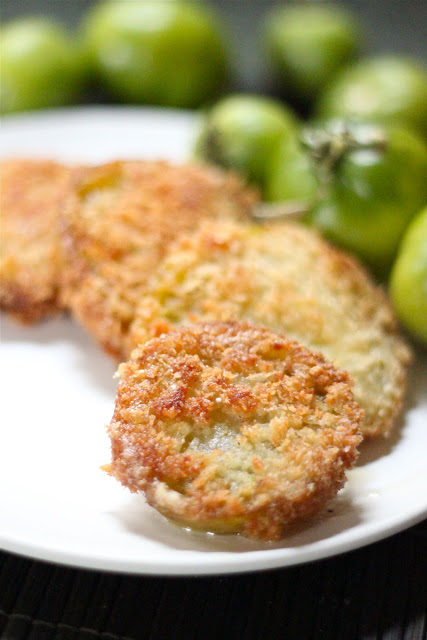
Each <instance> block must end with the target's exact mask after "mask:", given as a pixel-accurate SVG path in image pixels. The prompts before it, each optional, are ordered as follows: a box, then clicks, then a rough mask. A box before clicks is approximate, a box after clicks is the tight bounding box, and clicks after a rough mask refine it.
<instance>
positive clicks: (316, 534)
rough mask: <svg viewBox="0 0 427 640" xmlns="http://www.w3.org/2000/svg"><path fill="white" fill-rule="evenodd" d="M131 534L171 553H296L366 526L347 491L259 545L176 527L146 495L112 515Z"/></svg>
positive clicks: (237, 537)
mask: <svg viewBox="0 0 427 640" xmlns="http://www.w3.org/2000/svg"><path fill="white" fill-rule="evenodd" d="M110 515H111V516H112V517H114V518H116V519H118V521H119V522H120V524H121V525H122V526H123V527H124V528H125V529H126V531H127V532H128V533H132V534H134V535H136V536H140V537H142V538H146V539H149V540H152V541H153V542H156V543H159V544H161V545H163V546H165V547H167V548H169V549H178V550H183V551H202V552H216V553H218V552H223V553H247V552H250V551H267V550H271V549H293V548H295V547H302V546H305V545H310V544H314V543H316V542H320V541H321V540H324V539H327V538H331V537H333V536H335V535H337V534H339V533H343V532H344V531H348V530H349V529H352V528H353V527H355V526H357V525H358V524H359V523H360V522H362V519H363V517H362V516H363V514H362V508H361V507H360V506H358V505H356V504H354V502H353V501H352V500H351V498H350V497H349V496H348V495H346V492H345V490H343V491H341V492H340V494H339V495H338V496H337V497H336V498H335V499H334V500H331V501H330V502H329V503H328V505H327V508H325V509H324V510H323V511H322V512H321V513H319V514H317V516H315V517H314V518H312V519H311V520H310V521H308V522H306V523H299V524H298V525H293V526H292V527H290V528H289V529H288V531H287V535H286V537H285V538H284V539H283V540H281V541H280V542H274V543H273V542H271V543H269V542H265V543H263V542H256V541H253V540H248V539H247V538H244V537H243V536H241V535H233V534H229V535H217V534H213V533H203V532H199V531H192V530H191V529H187V528H184V527H180V526H178V525H175V524H173V523H172V522H170V521H169V520H167V518H164V517H163V516H162V515H160V514H159V513H158V512H157V511H156V510H155V509H153V508H151V507H149V506H148V505H147V504H146V503H145V500H144V497H143V496H142V495H134V496H131V497H130V498H129V500H128V502H127V503H126V504H124V505H123V506H122V507H120V508H119V509H117V510H116V511H114V512H112V513H111V514H110Z"/></svg>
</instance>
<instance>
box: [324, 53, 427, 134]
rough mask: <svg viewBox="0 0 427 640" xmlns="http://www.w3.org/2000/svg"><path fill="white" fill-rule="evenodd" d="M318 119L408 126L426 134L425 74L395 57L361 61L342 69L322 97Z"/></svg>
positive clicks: (412, 64)
mask: <svg viewBox="0 0 427 640" xmlns="http://www.w3.org/2000/svg"><path fill="white" fill-rule="evenodd" d="M317 112H318V115H319V116H320V117H321V118H336V117H339V118H353V117H354V118H357V119H359V120H370V121H379V122H383V123H385V124H387V123H398V124H402V125H408V126H410V127H412V128H413V129H415V130H418V131H420V132H422V133H424V134H425V135H427V75H426V72H425V69H424V68H423V67H422V65H421V64H420V63H418V62H415V61H412V60H409V59H405V58H401V57H398V56H382V57H377V58H371V59H367V60H363V61H361V62H360V63H358V64H356V65H354V66H352V67H349V68H348V69H346V70H344V71H343V72H342V73H341V74H340V75H339V76H338V77H337V78H336V79H335V81H334V82H333V83H332V84H331V85H330V86H329V87H328V88H327V89H326V91H325V93H324V94H323V95H322V96H321V98H320V102H319V104H318V109H317Z"/></svg>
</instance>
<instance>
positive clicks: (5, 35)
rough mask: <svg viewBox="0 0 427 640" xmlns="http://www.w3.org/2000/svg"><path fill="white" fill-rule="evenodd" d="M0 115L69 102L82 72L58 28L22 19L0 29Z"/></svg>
mask: <svg viewBox="0 0 427 640" xmlns="http://www.w3.org/2000/svg"><path fill="white" fill-rule="evenodd" d="M0 57H1V94H0V105H1V107H0V108H1V113H9V112H12V111H22V110H26V109H41V108H43V107H55V106H60V105H64V104H68V103H70V102H72V101H73V100H74V99H75V98H76V97H77V96H78V93H79V91H80V89H81V87H82V83H83V78H84V69H83V65H82V58H81V54H80V50H79V48H78V46H77V45H76V44H75V43H74V42H73V41H72V40H71V38H70V36H69V35H68V33H67V32H66V30H65V29H63V28H62V27H61V26H59V25H57V24H56V23H54V22H52V21H51V20H48V19H44V18H25V19H19V20H15V21H13V22H10V23H8V24H6V25H5V26H4V27H3V28H2V29H1V42H0Z"/></svg>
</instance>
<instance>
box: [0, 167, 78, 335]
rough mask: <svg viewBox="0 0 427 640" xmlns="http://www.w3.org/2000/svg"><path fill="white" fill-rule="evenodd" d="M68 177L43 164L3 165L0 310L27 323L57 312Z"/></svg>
mask: <svg viewBox="0 0 427 640" xmlns="http://www.w3.org/2000/svg"><path fill="white" fill-rule="evenodd" d="M70 176H71V171H70V169H67V168H66V167H63V166H61V165H60V164H57V163H55V162H50V161H46V160H21V159H16V160H6V161H4V162H2V164H1V191H0V193H1V224H0V246H1V258H0V306H1V308H2V309H4V310H5V311H8V312H9V313H11V314H13V315H14V316H15V317H16V318H17V319H19V320H21V321H22V322H25V323H31V322H35V321H37V320H40V319H41V318H43V317H44V316H46V315H49V314H51V313H54V312H55V311H57V310H58V285H59V278H60V271H61V268H62V258H61V254H62V251H61V242H60V238H59V230H58V216H59V208H60V205H61V203H62V201H63V200H64V198H65V197H66V195H67V192H68V191H69V188H70Z"/></svg>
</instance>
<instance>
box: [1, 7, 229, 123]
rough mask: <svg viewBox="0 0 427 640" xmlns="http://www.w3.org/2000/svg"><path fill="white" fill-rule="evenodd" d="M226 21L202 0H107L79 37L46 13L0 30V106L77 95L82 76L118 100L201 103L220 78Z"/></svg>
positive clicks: (59, 101)
mask: <svg viewBox="0 0 427 640" xmlns="http://www.w3.org/2000/svg"><path fill="white" fill-rule="evenodd" d="M223 33H224V28H223V26H222V24H220V22H219V21H218V19H217V17H216V15H214V14H213V12H212V11H211V10H210V9H209V7H208V6H206V5H205V4H203V3H195V2H192V1H191V0H173V1H171V2H153V0H132V2H117V1H115V0H104V1H102V2H100V3H99V4H97V5H96V6H95V7H94V8H93V9H92V10H91V11H89V12H88V13H87V14H86V15H85V16H84V17H83V21H82V25H81V29H80V30H79V32H78V34H77V37H76V38H74V39H72V38H71V35H70V34H69V33H67V31H66V30H65V29H64V28H62V27H61V26H60V25H58V24H56V23H54V22H53V21H52V20H50V19H45V18H28V19H18V20H15V21H13V22H11V23H9V24H7V25H6V26H5V27H4V28H3V29H2V32H1V51H0V53H1V81H2V82H1V86H2V91H1V100H0V106H1V112H2V113H9V112H12V111H21V110H26V109H38V108H43V107H54V106H60V105H64V104H68V103H71V102H72V101H75V100H76V99H77V98H78V97H79V95H80V92H81V89H82V87H83V85H84V81H85V79H89V78H90V80H91V82H92V83H95V84H97V83H98V84H99V85H101V86H102V87H103V88H104V89H106V90H107V91H108V92H109V93H110V95H111V96H112V97H113V98H114V99H116V100H119V101H123V102H136V103H149V104H156V105H162V106H171V107H188V108H190V107H198V106H200V105H201V104H203V103H204V102H206V101H207V100H209V99H211V98H213V97H214V96H215V95H216V94H217V92H218V91H219V90H220V89H221V88H222V87H223V86H224V83H225V81H226V79H227V76H228V70H229V64H228V55H227V47H226V45H225V42H224V38H223Z"/></svg>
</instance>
